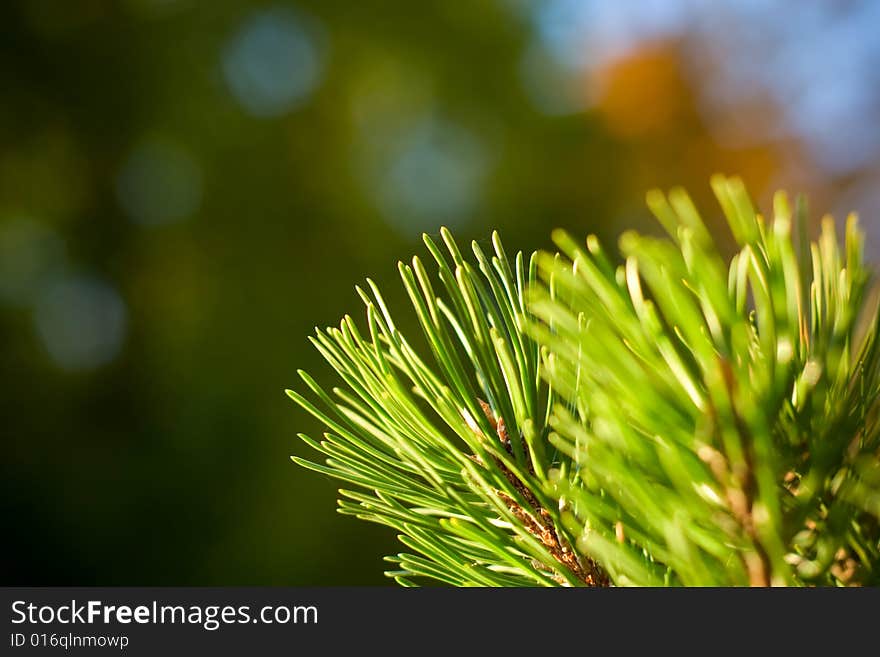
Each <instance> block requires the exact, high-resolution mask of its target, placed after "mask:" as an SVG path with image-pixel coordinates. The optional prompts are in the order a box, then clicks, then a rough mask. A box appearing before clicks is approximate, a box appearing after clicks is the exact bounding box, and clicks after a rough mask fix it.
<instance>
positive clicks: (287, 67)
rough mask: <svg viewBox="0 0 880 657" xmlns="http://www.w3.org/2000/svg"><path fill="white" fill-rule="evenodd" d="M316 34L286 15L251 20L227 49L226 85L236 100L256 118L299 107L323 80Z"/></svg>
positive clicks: (276, 12) (309, 23)
mask: <svg viewBox="0 0 880 657" xmlns="http://www.w3.org/2000/svg"><path fill="white" fill-rule="evenodd" d="M320 34H321V31H320V30H319V29H318V28H317V27H316V24H315V23H314V21H313V20H311V19H306V18H305V17H302V16H301V15H299V14H297V13H294V12H293V11H291V10H289V9H281V8H275V9H268V10H264V11H261V12H259V13H257V14H255V15H253V16H251V17H250V18H249V19H248V20H247V21H246V22H245V23H244V25H243V26H242V27H241V28H240V29H239V31H238V32H237V33H236V34H235V36H234V37H233V38H232V40H231V41H230V43H229V45H228V46H227V49H226V52H225V55H224V58H223V72H224V74H225V76H226V83H227V85H228V86H229V90H230V92H231V93H232V95H233V96H235V98H236V100H237V101H238V102H239V103H240V104H241V106H242V107H243V108H244V109H245V111H246V112H248V113H249V114H251V115H253V116H256V117H261V118H264V117H274V116H281V115H283V114H286V113H288V112H290V111H291V110H293V109H295V108H297V107H298V106H300V105H301V104H302V103H303V102H304V101H305V100H306V99H308V97H309V96H310V95H311V94H312V92H313V91H314V90H315V88H316V87H317V86H318V83H319V82H320V81H321V77H322V75H323V72H324V71H323V70H324V64H323V59H324V58H323V52H322V50H323V48H322V45H321V42H322V41H323V39H322V38H321V36H320Z"/></svg>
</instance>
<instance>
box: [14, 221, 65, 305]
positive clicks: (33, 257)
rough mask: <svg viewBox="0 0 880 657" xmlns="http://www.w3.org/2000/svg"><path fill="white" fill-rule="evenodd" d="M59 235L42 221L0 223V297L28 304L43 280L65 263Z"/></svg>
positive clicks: (20, 303) (61, 267)
mask: <svg viewBox="0 0 880 657" xmlns="http://www.w3.org/2000/svg"><path fill="white" fill-rule="evenodd" d="M65 260H66V257H65V249H64V243H63V241H62V239H61V237H60V236H59V235H58V233H56V232H55V231H54V230H53V229H52V228H50V227H49V226H47V225H46V224H43V223H40V222H38V221H35V220H33V219H29V218H25V217H16V218H13V219H8V220H6V221H4V222H2V223H0V299H2V300H3V302H5V303H10V304H16V305H26V304H28V303H30V302H31V301H32V300H33V298H34V296H35V295H36V294H37V292H38V290H39V289H40V287H41V286H42V285H43V284H44V283H45V282H46V280H47V279H48V278H49V277H51V276H53V275H57V274H58V273H59V272H60V271H61V270H62V269H63V268H64V266H65Z"/></svg>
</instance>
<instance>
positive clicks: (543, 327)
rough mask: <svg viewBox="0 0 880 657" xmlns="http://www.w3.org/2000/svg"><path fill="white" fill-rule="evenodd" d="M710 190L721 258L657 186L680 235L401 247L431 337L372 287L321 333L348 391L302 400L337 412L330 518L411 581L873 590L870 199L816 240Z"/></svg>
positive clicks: (875, 318) (326, 419)
mask: <svg viewBox="0 0 880 657" xmlns="http://www.w3.org/2000/svg"><path fill="white" fill-rule="evenodd" d="M712 187H713V190H714V191H715V194H716V196H717V198H718V200H719V202H720V205H721V208H722V210H723V211H724V214H725V217H726V218H727V221H728V224H729V226H730V229H731V232H732V233H733V236H734V238H735V240H736V244H737V248H738V250H737V252H736V253H735V254H734V255H733V257H732V258H731V259H730V260H729V262H726V261H725V260H724V258H723V257H722V256H721V255H720V253H719V252H718V249H717V247H716V244H715V240H714V239H713V237H712V235H711V233H710V232H709V230H708V228H707V227H706V226H705V224H704V223H703V221H702V220H701V219H700V217H699V215H698V213H697V211H696V209H695V208H694V206H693V204H692V203H691V201H690V199H689V198H688V196H687V195H686V194H685V193H684V191H682V190H678V189H676V190H672V191H671V192H670V194H669V195H668V197H667V196H665V195H663V194H662V193H660V192H658V191H654V192H651V193H649V194H648V199H647V200H648V205H649V207H650V208H651V210H652V212H653V213H654V214H655V215H656V217H657V219H658V220H659V221H660V223H661V224H662V225H663V227H664V228H665V229H666V231H667V232H668V233H669V234H670V236H671V238H672V239H671V241H670V240H659V239H654V238H648V237H644V236H640V235H637V234H634V233H627V234H625V235H623V237H622V238H621V240H620V250H621V252H622V255H623V257H624V262H623V264H621V265H619V266H615V265H614V264H613V263H612V260H611V258H610V257H609V256H608V255H607V254H606V253H605V252H604V251H603V250H602V248H601V246H600V245H599V243H598V240H596V238H595V237H592V236H591V237H590V238H588V239H587V242H586V245H585V247H584V246H582V245H580V244H578V243H577V242H575V240H573V239H572V238H571V237H569V236H568V235H566V234H565V233H562V232H558V233H556V234H554V241H555V242H556V244H557V246H558V248H559V251H560V252H559V253H557V254H549V253H540V254H535V255H533V256H532V257H531V258H529V259H526V258H524V257H523V255H522V254H521V253H520V254H517V256H516V258H515V259H514V261H513V262H511V261H510V260H509V259H508V257H507V255H506V254H505V252H504V249H503V247H502V245H501V241H500V239H499V238H498V235H497V234H495V235H493V237H492V244H493V252H492V253H488V254H487V253H485V252H484V251H483V250H482V249H481V248H480V246H479V245H478V244H476V243H473V244H472V252H473V253H472V256H471V257H468V258H465V256H464V255H463V254H462V252H461V250H460V249H459V247H458V245H457V244H456V243H455V241H454V240H453V238H452V236H451V234H450V233H449V232H448V231H447V230H445V229H444V230H443V231H441V237H442V244H438V243H436V242H434V241H433V240H432V239H430V238H428V237H427V236H426V237H425V244H426V246H427V248H428V251H429V253H430V255H431V259H432V260H433V262H432V264H431V269H433V270H434V276H433V277H432V276H431V275H430V274H429V272H428V268H427V267H426V266H425V265H424V264H423V263H422V261H421V260H420V259H419V258H417V257H416V258H413V261H412V263H411V265H404V264H400V266H399V269H400V274H401V278H402V280H403V284H404V286H405V288H406V291H407V293H408V295H409V297H410V300H411V302H412V305H413V308H414V309H415V312H416V316H417V317H418V320H419V323H420V325H421V328H422V331H423V333H424V337H425V339H426V341H427V344H428V346H429V351H430V353H418V352H417V351H416V350H415V349H414V348H413V347H412V346H411V344H410V342H408V341H407V339H406V338H405V337H404V336H403V335H402V334H401V333H400V332H399V331H398V329H397V328H396V326H395V324H394V321H393V319H392V317H391V316H390V314H389V312H388V309H387V307H386V305H385V303H384V301H383V299H382V296H381V294H380V293H379V290H378V289H377V288H376V286H375V285H374V284H373V283H372V281H369V280H368V281H367V287H368V289H367V290H363V289H360V288H358V293H359V294H360V296H361V298H362V299H363V301H364V304H365V305H366V316H367V322H366V329H364V331H363V332H362V331H361V330H359V329H358V328H357V327H356V325H355V323H354V321H353V320H352V319H351V318H350V317H345V318H344V319H343V321H342V322H341V324H340V326H339V327H338V328H327V329H325V330H317V331H316V334H315V336H314V337H313V338H312V342H313V344H314V345H315V347H316V348H317V349H318V350H319V351H320V352H321V354H322V355H323V357H324V358H325V359H326V360H327V361H328V363H329V364H330V365H331V367H332V368H333V369H334V370H335V371H336V373H337V374H338V376H339V377H340V379H341V385H340V386H339V387H336V388H333V389H332V391H331V393H332V395H331V393H328V392H326V391H325V390H324V389H323V388H322V387H320V386H319V385H318V384H317V383H316V382H315V381H314V380H313V379H312V378H311V377H310V376H309V375H308V374H306V373H305V372H300V376H301V378H302V380H303V382H304V384H305V386H306V388H308V389H309V390H310V392H311V394H309V395H308V396H304V395H302V394H300V393H297V392H294V391H287V392H288V394H289V395H290V396H291V397H292V398H293V399H294V401H296V402H297V403H298V404H300V405H301V406H302V407H303V408H304V409H305V410H307V411H308V412H309V413H311V414H312V415H314V416H315V417H316V418H317V419H318V420H320V421H321V422H322V423H323V424H324V425H325V426H326V428H327V433H325V434H324V436H323V439H322V440H320V441H315V440H312V439H310V438H308V437H307V436H301V438H302V439H303V440H304V441H305V442H306V443H307V444H308V445H310V446H311V447H312V448H314V449H316V450H318V451H319V452H322V453H323V454H324V456H325V459H324V462H323V463H313V462H310V461H306V460H304V459H300V458H297V457H294V461H295V462H296V463H297V464H299V465H301V466H303V467H306V468H309V469H312V470H315V471H317V472H320V473H323V474H327V475H330V476H332V477H335V478H336V479H339V480H341V481H343V482H346V483H347V484H350V485H351V486H352V489H351V490H349V489H345V490H342V491H340V494H341V495H342V499H341V500H340V502H339V511H340V512H341V513H344V514H347V515H353V516H356V517H358V518H361V519H364V520H369V521H372V522H378V523H381V524H384V525H387V526H390V527H393V528H394V529H395V530H396V531H397V532H398V534H399V538H400V541H401V543H402V544H403V545H404V546H405V547H406V548H407V550H409V551H408V552H402V553H400V554H398V555H395V556H393V557H389V558H388V561H389V562H391V563H392V564H394V569H393V570H390V571H388V572H387V574H388V576H389V577H392V578H394V579H395V580H396V581H397V582H398V583H400V584H401V585H404V586H412V585H415V584H416V583H417V582H418V580H419V579H423V578H427V579H432V580H436V581H439V582H442V583H446V584H449V585H454V586H535V585H537V586H558V585H562V586H606V585H609V584H613V585H649V586H661V585H687V586H702V585H712V586H727V585H810V584H818V585H846V584H878V583H880V346H878V339H877V334H878V330H880V313H878V308H877V303H876V298H875V299H873V301H872V300H871V299H870V298H869V297H870V295H869V271H868V269H867V268H866V266H865V264H864V262H863V260H862V252H863V241H864V238H863V235H862V233H861V232H860V230H859V228H858V225H857V221H856V218H855V216H854V215H853V216H850V217H849V218H848V220H847V223H846V233H845V240H844V244H843V247H842V248H841V246H840V245H839V244H838V241H837V237H836V235H835V226H834V224H833V222H832V221H831V220H830V219H825V220H824V221H823V223H822V232H821V236H820V237H819V239H818V241H817V242H815V243H811V244H807V243H806V240H805V239H804V238H803V237H802V235H803V234H805V232H806V229H805V224H806V218H805V212H804V210H803V208H804V207H805V206H804V205H803V204H799V205H798V208H799V209H798V211H797V212H796V213H792V211H791V209H790V205H789V203H788V200H787V198H786V197H785V195H784V194H782V193H779V194H777V195H776V197H775V198H774V203H773V215H772V219H771V220H770V221H765V219H764V218H763V217H762V216H761V215H759V214H756V212H755V210H754V209H753V206H752V203H751V201H750V200H749V198H748V195H747V194H746V192H745V189H744V187H743V184H742V182H741V181H740V180H738V179H736V178H724V177H721V176H716V177H714V178H713V179H712Z"/></svg>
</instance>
